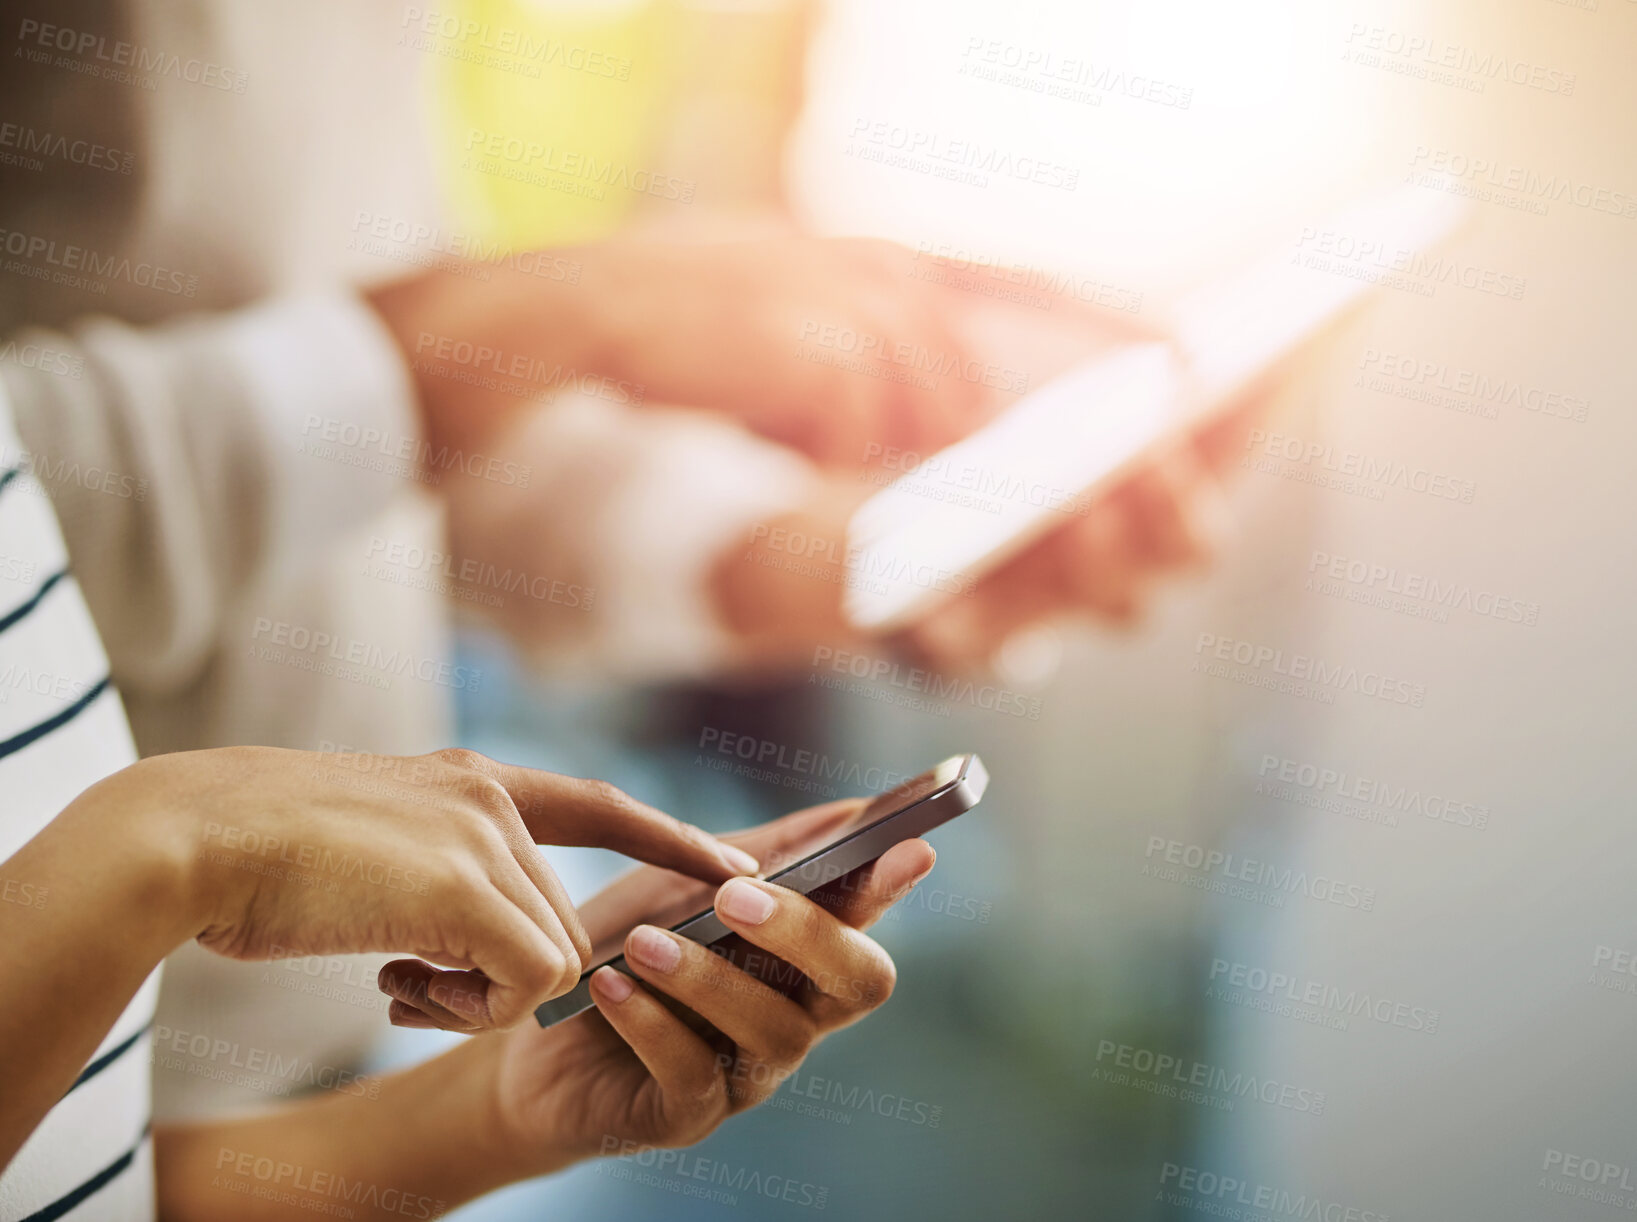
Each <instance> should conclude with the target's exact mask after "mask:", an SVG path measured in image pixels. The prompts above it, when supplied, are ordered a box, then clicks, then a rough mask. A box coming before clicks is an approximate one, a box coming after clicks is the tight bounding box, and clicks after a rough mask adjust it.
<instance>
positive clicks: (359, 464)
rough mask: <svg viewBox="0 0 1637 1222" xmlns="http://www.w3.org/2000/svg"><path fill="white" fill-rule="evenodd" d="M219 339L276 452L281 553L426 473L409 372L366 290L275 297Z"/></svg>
mask: <svg viewBox="0 0 1637 1222" xmlns="http://www.w3.org/2000/svg"><path fill="white" fill-rule="evenodd" d="M208 342H209V343H211V344H212V345H219V346H220V347H219V348H218V351H220V352H221V353H222V354H223V357H225V358H226V360H227V362H228V366H227V367H228V368H231V369H233V370H234V373H235V376H236V378H237V379H238V380H239V381H240V386H241V393H242V394H243V395H244V396H246V398H248V400H249V401H250V406H251V408H252V411H251V413H250V417H251V419H252V420H253V421H254V426H255V428H256V429H257V430H258V431H259V432H260V434H261V441H262V443H263V449H262V452H263V453H264V454H266V455H268V456H269V458H268V465H269V467H270V469H271V470H270V475H271V479H272V481H273V484H274V487H273V489H272V496H271V497H270V500H269V503H270V505H271V507H272V509H271V514H270V520H269V521H268V523H267V527H268V536H267V541H268V544H269V556H270V558H271V557H287V556H289V555H291V553H292V551H298V552H299V551H304V550H306V549H307V548H309V547H310V546H311V544H312V541H313V540H315V539H324V538H330V537H333V536H334V535H335V534H336V533H337V532H339V531H340V530H343V529H345V528H346V527H347V526H348V525H350V524H353V523H357V522H362V521H365V520H367V519H368V518H370V517H371V516H373V515H374V514H375V513H376V512H377V511H378V510H380V509H381V508H382V507H383V506H385V505H387V504H388V503H389V502H390V501H392V500H393V498H394V497H396V496H398V495H400V494H401V493H402V492H403V491H404V489H405V488H406V487H410V486H413V485H414V484H415V483H416V482H418V481H420V480H422V479H424V478H425V476H424V471H425V468H423V465H422V459H423V458H424V457H425V455H424V454H423V449H424V447H425V445H426V443H425V442H424V441H423V439H422V436H421V422H420V417H419V412H418V409H417V407H416V396H415V388H414V385H413V383H412V382H411V380H410V376H409V371H408V369H407V368H405V366H404V361H403V357H402V354H401V353H400V351H399V349H398V346H397V344H396V343H395V342H394V341H393V339H392V336H391V335H390V333H389V332H388V331H387V329H386V326H385V324H384V323H382V322H381V320H380V319H379V318H378V317H377V316H376V315H375V312H374V311H373V310H371V309H370V308H369V307H368V306H367V305H365V304H364V303H363V302H362V301H361V300H359V299H358V298H356V297H352V296H350V295H344V294H333V295H330V294H326V295H318V296H304V297H292V298H286V299H281V300H276V301H273V302H269V303H267V304H265V305H261V306H257V307H255V308H252V309H249V310H244V311H241V312H238V313H236V314H234V315H232V316H231V317H230V320H228V321H226V322H225V323H224V322H220V321H218V322H217V323H216V324H215V325H213V326H212V327H211V328H210V334H209V337H208ZM218 359H220V358H218Z"/></svg>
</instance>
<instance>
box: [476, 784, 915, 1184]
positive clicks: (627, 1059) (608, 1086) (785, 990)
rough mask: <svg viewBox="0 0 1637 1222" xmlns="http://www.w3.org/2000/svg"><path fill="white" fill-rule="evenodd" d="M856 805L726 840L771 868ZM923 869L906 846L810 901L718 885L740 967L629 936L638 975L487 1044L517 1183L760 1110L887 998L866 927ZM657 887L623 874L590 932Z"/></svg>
mask: <svg viewBox="0 0 1637 1222" xmlns="http://www.w3.org/2000/svg"><path fill="white" fill-rule="evenodd" d="M859 805H860V803H859V802H838V803H830V804H828V805H825V806H819V807H814V808H812V809H810V810H805V811H800V812H798V813H796V814H794V815H791V816H788V817H786V818H784V819H780V820H777V821H775V822H773V823H769V824H766V825H764V826H762V827H760V828H757V829H754V830H753V831H750V832H747V833H742V834H739V835H735V836H731V837H729V838H728V839H729V840H730V841H732V842H734V843H736V844H738V845H739V846H740V847H741V848H743V849H745V850H747V851H749V852H751V853H753V854H755V855H757V856H759V857H760V859H761V860H762V861H763V862H764V863H774V862H781V861H784V860H788V859H792V858H793V857H794V856H796V855H797V852H798V850H799V847H800V846H805V845H810V844H812V843H815V842H822V840H823V839H825V838H826V836H827V834H828V832H829V831H830V830H832V829H833V828H835V827H839V826H840V825H841V824H842V823H844V822H845V821H846V820H847V819H849V818H851V817H852V816H853V814H854V813H855V812H856V810H857V809H858V806H859ZM934 861H935V855H934V853H933V851H932V847H931V846H930V845H928V844H927V843H926V842H925V841H924V840H909V841H905V842H903V843H901V844H898V845H895V846H894V847H893V848H892V849H891V850H889V851H888V852H887V853H885V854H883V855H882V856H881V857H880V858H879V859H878V860H877V861H876V862H875V863H874V864H873V865H870V866H866V867H864V868H863V869H861V870H859V871H856V872H855V873H854V874H851V875H848V876H847V877H845V878H842V879H838V880H837V881H836V882H835V883H832V884H830V885H829V886H828V887H826V888H823V889H821V890H820V891H817V892H814V893H813V895H812V897H811V898H809V897H804V896H801V895H798V894H797V893H795V892H793V891H789V890H787V889H785V888H783V887H777V886H773V885H770V884H768V883H763V882H759V881H750V880H741V881H740V882H736V883H730V884H728V885H726V886H724V887H723V888H722V889H721V891H719V892H718V894H717V899H716V906H717V911H718V913H719V914H720V915H721V916H722V918H723V920H724V921H725V923H726V924H728V925H729V926H730V927H731V928H732V929H733V930H734V931H735V933H736V935H737V936H736V937H735V938H732V939H730V940H729V943H730V945H727V946H724V948H723V949H725V950H728V951H730V952H731V953H733V954H734V955H735V957H736V958H737V959H738V961H739V962H740V963H742V964H743V966H742V967H741V966H736V965H735V963H734V962H730V960H729V959H728V958H726V957H724V956H723V955H721V954H717V953H713V952H712V951H710V950H707V949H705V948H704V947H702V946H699V945H697V944H695V943H692V942H689V941H687V940H686V939H681V938H677V937H675V936H674V935H672V934H670V933H669V932H668V931H664V930H659V929H656V928H654V927H652V926H643V927H641V928H640V929H637V930H634V931H633V932H632V933H631V934H630V936H629V937H628V938H627V939H626V944H625V954H626V960H627V963H628V965H629V968H630V971H631V973H632V975H634V976H635V977H636V979H632V978H631V976H627V975H623V974H620V973H618V972H615V971H614V970H613V969H611V968H605V969H602V970H600V971H599V972H598V973H597V974H596V976H594V977H593V986H592V995H593V998H594V1000H595V1001H596V1004H597V1009H596V1010H595V1011H593V1012H588V1013H585V1014H581V1015H579V1016H577V1017H575V1018H573V1019H570V1020H568V1021H567V1022H564V1023H560V1024H559V1025H557V1026H555V1027H551V1028H548V1029H546V1030H536V1029H525V1030H519V1031H515V1032H510V1033H508V1034H506V1035H505V1036H503V1037H498V1038H497V1039H496V1040H494V1041H492V1049H491V1063H492V1073H493V1080H494V1083H495V1087H494V1089H495V1092H496V1104H495V1107H496V1111H497V1113H498V1115H499V1117H500V1122H499V1123H500V1129H501V1131H502V1132H503V1133H505V1134H507V1142H508V1145H509V1147H510V1150H511V1156H512V1157H513V1159H514V1160H515V1163H516V1174H518V1175H528V1174H533V1175H538V1174H541V1173H542V1172H544V1171H549V1170H554V1169H556V1168H558V1167H561V1166H563V1165H566V1164H567V1163H569V1162H573V1161H576V1160H578V1159H583V1158H589V1157H594V1156H596V1155H599V1154H607V1153H609V1152H612V1151H614V1150H619V1149H629V1148H630V1145H631V1144H635V1145H640V1146H678V1145H687V1144H691V1143H693V1142H696V1141H699V1140H700V1139H702V1138H703V1137H705V1136H706V1135H707V1134H708V1133H710V1132H711V1131H712V1130H713V1129H715V1128H716V1127H717V1125H719V1124H720V1123H721V1122H722V1121H723V1120H724V1119H726V1118H727V1117H728V1116H731V1115H733V1114H735V1113H737V1112H740V1111H743V1110H744V1109H746V1108H748V1107H751V1106H754V1105H755V1104H757V1103H759V1102H761V1101H762V1100H763V1099H765V1098H767V1097H768V1096H769V1095H770V1094H772V1093H773V1091H774V1090H776V1089H777V1088H778V1086H779V1084H780V1083H781V1082H783V1081H784V1079H785V1078H787V1077H788V1076H789V1075H790V1074H791V1073H792V1072H794V1070H795V1069H796V1067H797V1066H798V1065H799V1064H800V1063H801V1061H802V1059H803V1057H805V1056H806V1054H807V1052H808V1051H809V1050H810V1049H811V1048H812V1046H813V1045H814V1044H815V1043H817V1042H818V1040H820V1039H821V1038H823V1036H824V1035H825V1034H827V1033H828V1032H830V1031H834V1030H836V1029H838V1028H840V1027H844V1026H846V1025H848V1024H849V1023H853V1022H856V1021H857V1020H858V1019H860V1018H861V1017H863V1016H864V1015H865V1014H867V1013H868V1012H869V1011H871V1010H873V1009H874V1008H875V1007H877V1006H879V1005H880V1004H881V1003H882V1002H884V1001H885V1000H886V999H887V997H888V996H889V995H890V994H891V993H892V989H893V985H894V981H895V969H894V967H893V964H892V960H891V959H890V958H889V957H888V955H887V953H886V951H884V950H883V949H882V948H881V947H880V946H879V945H878V944H877V943H875V942H874V941H872V940H871V939H870V938H868V937H866V936H864V934H863V933H862V931H863V930H865V929H868V928H869V927H870V925H872V924H873V923H874V922H875V921H876V920H877V919H878V918H879V917H880V916H881V915H882V913H884V912H885V911H886V910H887V909H888V908H890V907H891V906H892V904H893V903H895V902H896V901H897V900H898V899H900V898H902V896H903V895H905V894H906V893H907V892H908V891H909V890H910V888H911V887H913V886H914V885H915V884H916V883H918V882H919V881H920V880H921V879H922V878H924V877H925V876H926V874H927V873H928V872H929V871H930V870H931V869H932V865H933V862H934ZM668 887H669V884H668V882H667V880H666V879H665V878H664V876H663V874H662V873H661V872H660V871H657V870H653V869H642V870H638V871H635V872H634V873H632V874H628V875H626V876H625V877H624V878H621V879H619V880H617V881H616V882H615V883H614V884H612V885H611V886H610V887H609V888H607V889H606V890H604V891H603V892H602V893H600V894H599V895H597V896H596V897H594V898H593V899H592V900H591V901H589V902H588V903H587V904H586V905H585V906H584V909H583V915H584V917H585V919H586V923H587V927H588V929H590V931H591V932H592V934H593V936H594V937H597V938H601V937H602V936H604V935H606V934H608V933H610V932H613V933H616V934H617V933H618V931H619V930H622V929H625V928H628V927H629V926H630V925H632V923H633V922H635V921H637V920H640V919H641V917H642V915H643V914H644V913H646V912H650V911H652V910H653V908H654V906H655V904H656V902H657V901H658V897H659V896H660V895H662V894H664V893H665V892H666V891H667V890H668ZM730 895H732V896H733V898H732V899H731V900H730V899H729V896H730ZM741 900H745V901H756V900H760V901H764V903H763V906H764V907H765V908H766V909H767V912H766V915H765V917H763V918H762V919H761V920H759V921H758V920H755V919H752V918H754V916H756V915H757V914H756V913H754V912H751V911H750V910H749V906H748V904H747V906H746V908H744V909H740V908H738V907H736V904H737V903H738V902H740V901H741ZM741 912H743V913H745V914H746V915H740V914H741ZM672 960H674V961H672ZM667 961H672V962H670V966H666V963H667Z"/></svg>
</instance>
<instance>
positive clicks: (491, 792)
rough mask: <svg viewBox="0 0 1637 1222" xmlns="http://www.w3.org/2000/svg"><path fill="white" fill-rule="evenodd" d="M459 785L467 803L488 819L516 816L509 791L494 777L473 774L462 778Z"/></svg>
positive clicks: (515, 808) (478, 773)
mask: <svg viewBox="0 0 1637 1222" xmlns="http://www.w3.org/2000/svg"><path fill="white" fill-rule="evenodd" d="M461 785H462V792H463V794H464V796H465V797H466V799H467V801H469V802H471V803H472V804H473V805H474V806H476V807H477V808H478V810H480V811H482V812H483V813H484V814H485V815H487V816H489V817H490V818H493V817H495V816H503V817H510V816H512V815H515V814H517V807H516V806H515V805H514V804H513V802H512V795H511V793H510V791H508V790H507V788H506V787H505V786H504V785H502V784H501V783H500V782H499V781H497V780H495V779H494V777H492V776H488V775H487V774H485V773H481V772H474V773H471V774H470V775H469V776H467V777H465V778H463V779H462V782H461Z"/></svg>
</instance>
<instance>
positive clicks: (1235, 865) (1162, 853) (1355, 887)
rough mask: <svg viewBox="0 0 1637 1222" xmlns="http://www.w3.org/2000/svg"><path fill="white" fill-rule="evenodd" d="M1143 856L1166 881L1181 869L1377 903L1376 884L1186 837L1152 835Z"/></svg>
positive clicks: (1365, 907)
mask: <svg viewBox="0 0 1637 1222" xmlns="http://www.w3.org/2000/svg"><path fill="white" fill-rule="evenodd" d="M1143 856H1144V857H1145V858H1147V859H1148V860H1147V864H1145V865H1144V866H1143V869H1142V872H1143V874H1144V875H1147V876H1150V877H1155V878H1160V879H1162V880H1164V881H1167V882H1169V881H1174V880H1173V879H1172V878H1170V877H1168V874H1175V873H1176V871H1177V869H1179V868H1180V869H1182V870H1189V871H1193V872H1195V873H1197V874H1200V875H1203V876H1205V877H1206V878H1216V879H1220V880H1224V881H1227V882H1233V883H1245V884H1248V885H1250V886H1252V887H1259V888H1262V889H1263V890H1265V891H1268V892H1271V893H1273V894H1275V895H1301V896H1305V897H1306V898H1308V899H1310V900H1318V901H1320V902H1321V903H1329V904H1337V905H1339V906H1340V907H1343V908H1353V909H1357V910H1358V911H1360V912H1371V911H1374V909H1375V906H1376V889H1375V888H1374V887H1365V886H1361V885H1359V884H1358V883H1348V882H1342V881H1341V880H1340V879H1335V878H1330V877H1328V876H1327V875H1324V874H1309V873H1308V872H1307V871H1306V870H1296V869H1292V868H1291V867H1290V866H1276V865H1274V864H1273V863H1272V862H1271V861H1260V860H1258V859H1257V858H1255V857H1241V856H1240V855H1239V854H1238V853H1230V852H1227V851H1226V850H1224V849H1213V848H1207V847H1206V846H1205V845H1202V844H1189V843H1188V842H1187V841H1185V840H1171V839H1168V838H1167V837H1165V836H1150V837H1149V838H1148V848H1147V850H1146V851H1145V852H1144V853H1143ZM1156 859H1157V860H1156ZM1166 867H1169V870H1167V869H1166Z"/></svg>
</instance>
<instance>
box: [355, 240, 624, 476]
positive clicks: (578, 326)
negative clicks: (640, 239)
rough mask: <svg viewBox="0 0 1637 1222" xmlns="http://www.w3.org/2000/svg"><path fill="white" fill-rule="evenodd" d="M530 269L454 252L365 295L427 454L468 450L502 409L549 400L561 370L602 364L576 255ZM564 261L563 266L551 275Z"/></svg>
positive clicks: (597, 329) (597, 325)
mask: <svg viewBox="0 0 1637 1222" xmlns="http://www.w3.org/2000/svg"><path fill="white" fill-rule="evenodd" d="M579 253H580V252H569V253H568V254H566V255H565V256H564V257H559V258H551V259H547V258H545V257H544V256H542V257H541V258H540V259H537V260H535V261H534V262H532V263H530V264H529V266H531V267H540V268H547V269H549V270H551V271H552V272H553V274H545V273H542V274H539V275H530V274H527V273H526V272H524V271H521V270H518V269H516V268H512V267H506V266H498V265H487V264H482V263H478V262H475V261H470V260H461V261H459V262H458V263H454V264H451V265H449V266H446V267H441V268H437V269H434V270H432V271H428V272H423V273H421V274H420V275H417V276H412V277H410V278H408V279H405V280H398V281H394V282H392V283H389V284H385V285H381V286H378V287H376V288H374V289H371V290H369V291H368V292H366V293H365V294H364V301H365V304H367V305H368V306H370V308H372V309H373V310H374V311H375V313H376V314H377V315H378V316H379V317H380V319H381V321H382V322H383V323H384V324H385V326H386V329H387V331H388V333H389V334H390V335H391V336H392V338H393V341H394V342H395V343H396V345H397V347H398V350H399V354H400V356H401V357H402V359H403V362H404V366H405V368H406V369H407V370H408V371H409V374H410V377H411V379H412V381H413V382H414V385H415V391H416V398H417V401H418V403H419V406H420V410H421V421H422V431H423V433H424V435H425V437H426V439H427V441H428V442H429V443H430V445H431V446H432V447H433V449H434V452H436V450H437V449H439V448H442V447H448V448H449V449H467V448H470V447H471V446H472V445H473V444H474V443H476V442H477V441H479V440H480V439H481V438H482V437H484V436H485V435H487V434H488V433H489V432H491V431H492V430H493V429H494V428H495V427H496V426H497V425H498V424H499V423H500V422H501V421H502V420H503V419H505V418H506V417H507V416H509V415H510V414H512V413H514V412H516V411H519V410H522V409H524V408H526V407H528V406H530V405H534V404H538V403H541V402H545V401H548V399H549V397H550V396H551V395H552V394H553V393H555V392H556V391H557V390H558V389H559V388H560V382H561V377H560V376H559V375H562V374H569V375H573V374H583V373H586V372H588V371H590V370H593V369H595V370H597V371H598V372H603V370H602V368H601V363H602V361H603V358H604V344H603V342H602V340H601V339H600V338H599V336H601V335H602V334H604V333H606V332H607V331H608V330H609V326H608V325H607V324H605V323H603V322H602V321H600V320H601V317H602V314H603V313H605V311H599V310H596V309H592V308H587V305H586V303H585V302H584V301H582V300H580V298H581V297H583V296H584V292H583V290H582V289H581V288H580V286H579V270H580V264H579V262H578V255H579ZM562 267H567V268H568V269H570V270H571V271H572V272H573V273H574V274H573V276H572V277H570V276H569V274H568V273H567V272H563V273H562V274H561V275H557V274H555V273H556V271H557V270H558V269H560V268H562Z"/></svg>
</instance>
